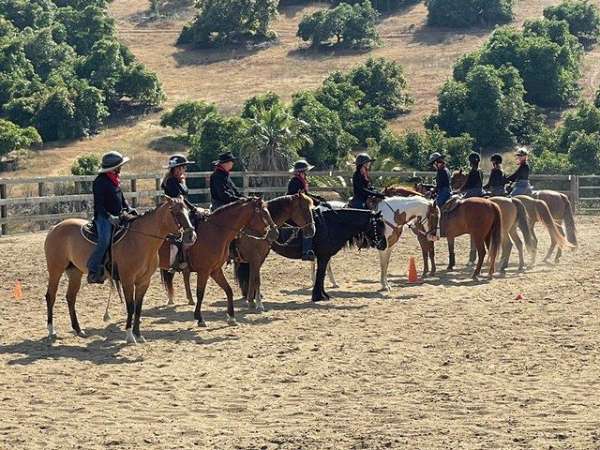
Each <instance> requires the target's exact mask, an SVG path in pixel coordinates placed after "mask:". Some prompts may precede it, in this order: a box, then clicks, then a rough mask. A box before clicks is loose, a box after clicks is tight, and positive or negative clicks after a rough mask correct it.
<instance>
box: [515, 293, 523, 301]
mask: <svg viewBox="0 0 600 450" xmlns="http://www.w3.org/2000/svg"><path fill="white" fill-rule="evenodd" d="M524 299H525V296H524V295H523V294H521V293H520V292H519V293H518V294H517V296H516V297H515V300H524Z"/></svg>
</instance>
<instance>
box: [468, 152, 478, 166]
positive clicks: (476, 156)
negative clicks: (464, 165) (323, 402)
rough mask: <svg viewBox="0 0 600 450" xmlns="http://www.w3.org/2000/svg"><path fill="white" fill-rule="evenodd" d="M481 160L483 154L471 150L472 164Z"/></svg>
mask: <svg viewBox="0 0 600 450" xmlns="http://www.w3.org/2000/svg"><path fill="white" fill-rule="evenodd" d="M480 161H481V156H479V153H476V152H471V153H470V154H469V162H470V163H471V164H473V163H475V162H480Z"/></svg>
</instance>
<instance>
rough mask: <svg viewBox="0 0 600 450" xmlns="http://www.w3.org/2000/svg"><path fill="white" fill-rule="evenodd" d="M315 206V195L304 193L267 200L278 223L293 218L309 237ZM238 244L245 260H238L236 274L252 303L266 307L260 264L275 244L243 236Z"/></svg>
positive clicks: (311, 232) (259, 308)
mask: <svg viewBox="0 0 600 450" xmlns="http://www.w3.org/2000/svg"><path fill="white" fill-rule="evenodd" d="M313 208H314V204H313V201H312V199H311V198H310V197H308V196H307V195H305V194H303V193H298V194H294V195H284V196H282V197H277V198H275V199H273V200H269V201H268V202H267V209H268V210H269V213H270V214H271V217H272V218H273V222H275V224H276V225H277V226H281V225H283V224H284V223H286V222H289V221H292V222H293V223H294V224H295V225H296V228H295V230H296V231H297V232H299V233H302V235H303V236H305V237H313V236H314V235H315V223H314V220H313V215H312V209H313ZM236 245H237V249H238V252H239V254H240V257H241V258H242V260H243V262H236V263H235V276H236V279H237V281H238V283H239V285H240V288H241V289H242V294H243V295H244V297H245V298H246V301H247V302H248V304H249V305H250V306H254V305H255V306H256V310H257V311H264V306H263V304H262V296H261V294H260V268H261V267H262V265H263V263H264V262H265V259H266V258H267V255H268V254H269V251H270V250H271V244H270V243H269V242H267V241H264V240H257V239H252V238H251V237H248V236H241V237H240V238H239V239H237V241H236ZM255 300H256V304H255V303H254V302H255Z"/></svg>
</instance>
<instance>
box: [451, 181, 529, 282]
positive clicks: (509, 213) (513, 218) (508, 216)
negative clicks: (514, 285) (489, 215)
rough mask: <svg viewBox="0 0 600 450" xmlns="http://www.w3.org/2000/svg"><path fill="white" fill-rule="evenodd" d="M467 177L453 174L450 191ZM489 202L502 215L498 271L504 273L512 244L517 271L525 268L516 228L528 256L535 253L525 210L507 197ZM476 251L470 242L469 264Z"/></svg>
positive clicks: (496, 198) (515, 200)
mask: <svg viewBox="0 0 600 450" xmlns="http://www.w3.org/2000/svg"><path fill="white" fill-rule="evenodd" d="M466 179H467V175H466V174H464V173H463V172H462V170H461V171H458V172H454V173H453V174H452V178H451V179H450V184H451V186H452V189H458V188H460V187H461V186H463V184H464V182H465V180H466ZM490 200H491V201H492V202H494V203H496V204H497V205H498V206H499V207H500V211H501V213H502V256H501V258H500V271H501V272H505V271H506V268H507V267H508V260H509V258H510V252H511V250H512V246H513V243H514V245H515V247H517V251H518V253H519V270H523V269H524V268H525V258H524V255H523V241H521V238H520V237H519V233H517V227H518V228H519V229H520V230H521V233H523V239H524V240H525V246H526V247H527V251H528V252H529V254H531V255H533V254H534V253H535V248H536V243H535V241H534V239H533V235H532V234H531V228H530V226H529V220H528V216H527V210H526V209H525V206H524V205H523V203H522V202H521V201H520V200H518V199H516V198H508V197H492V198H490ZM476 253H477V250H476V249H475V245H474V243H473V240H471V251H470V253H469V264H474V263H475V256H476Z"/></svg>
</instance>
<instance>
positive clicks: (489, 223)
mask: <svg viewBox="0 0 600 450" xmlns="http://www.w3.org/2000/svg"><path fill="white" fill-rule="evenodd" d="M440 233H441V236H444V237H446V238H447V239H448V253H449V255H448V258H449V261H448V271H451V270H454V266H455V265H456V257H455V253H454V240H455V238H456V237H458V236H461V235H463V234H469V235H470V236H471V239H472V240H473V243H474V245H475V248H476V250H477V254H478V260H477V266H476V268H475V271H474V272H473V275H472V278H473V279H474V280H477V279H478V276H479V274H480V273H481V266H482V265H483V260H484V258H485V255H486V247H487V248H488V250H489V261H490V269H489V277H490V278H492V277H493V275H494V270H495V265H496V257H497V256H498V251H499V249H500V247H501V246H502V213H501V211H500V207H499V206H498V205H497V204H496V203H494V202H491V201H490V200H487V199H484V198H478V197H473V198H467V199H463V200H459V201H458V202H457V203H456V205H455V206H454V208H451V209H450V210H449V211H447V212H442V217H441V220H440Z"/></svg>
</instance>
